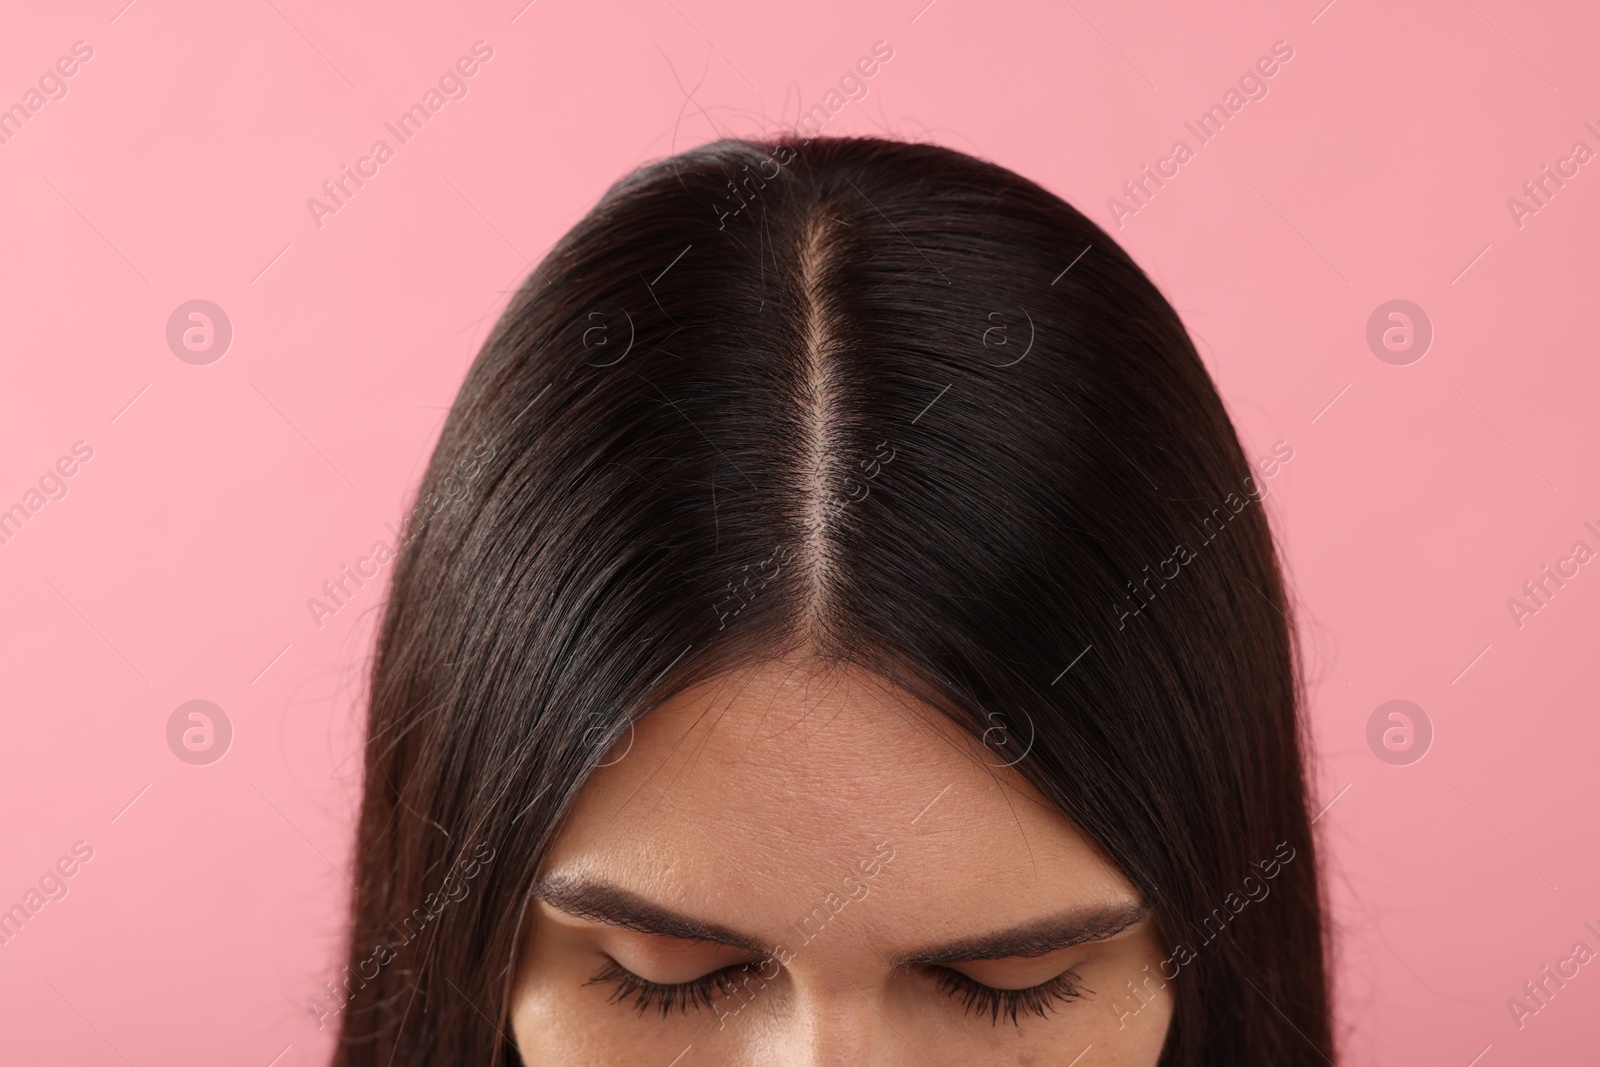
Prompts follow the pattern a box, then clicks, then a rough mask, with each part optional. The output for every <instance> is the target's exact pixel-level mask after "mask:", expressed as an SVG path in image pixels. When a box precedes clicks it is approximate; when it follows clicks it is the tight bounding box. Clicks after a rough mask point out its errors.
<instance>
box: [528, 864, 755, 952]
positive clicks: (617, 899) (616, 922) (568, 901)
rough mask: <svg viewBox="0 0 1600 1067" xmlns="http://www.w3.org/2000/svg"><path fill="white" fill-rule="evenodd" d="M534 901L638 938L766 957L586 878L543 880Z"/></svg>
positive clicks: (719, 929)
mask: <svg viewBox="0 0 1600 1067" xmlns="http://www.w3.org/2000/svg"><path fill="white" fill-rule="evenodd" d="M533 895H534V897H535V898H536V899H538V900H542V901H544V902H545V903H546V904H548V905H550V906H551V907H552V908H555V909H556V910H558V911H563V912H566V913H567V914H568V915H571V916H573V917H574V918H578V919H588V920H589V921H590V922H598V923H605V924H606V925H607V926H620V927H622V928H623V929H625V930H633V931H635V932H637V933H641V934H660V935H661V936H663V937H675V938H678V939H679V940H682V941H708V942H711V943H714V944H718V945H730V946H732V947H733V948H742V949H745V950H747V951H749V952H759V953H761V954H762V955H763V956H765V955H767V952H768V950H767V946H765V945H763V944H762V943H761V942H760V941H757V940H756V939H755V938H753V937H746V936H745V935H743V934H740V933H737V932H736V931H733V930H730V929H728V928H727V927H726V926H722V925H720V924H718V923H713V922H705V921H702V920H700V919H694V918H690V917H689V916H687V915H683V914H681V913H679V912H675V911H673V910H671V909H670V908H664V907H662V906H661V905H659V904H655V903H652V902H651V901H648V900H646V899H645V898H644V897H641V896H639V895H638V894H636V893H630V892H629V891H628V890H626V889H623V888H622V887H621V886H615V885H612V884H610V883H609V882H597V881H591V880H590V879H587V878H576V877H556V878H546V879H543V880H541V881H539V882H538V883H536V884H535V885H534V887H533Z"/></svg>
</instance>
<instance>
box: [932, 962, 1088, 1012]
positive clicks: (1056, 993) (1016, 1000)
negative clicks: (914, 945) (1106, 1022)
mask: <svg viewBox="0 0 1600 1067" xmlns="http://www.w3.org/2000/svg"><path fill="white" fill-rule="evenodd" d="M938 971H939V974H938V978H937V982H938V985H939V990H940V991H941V992H943V993H945V994H947V995H949V996H951V997H954V998H956V999H957V1000H959V1001H961V1006H962V1007H963V1008H964V1009H965V1010H966V1011H967V1012H968V1014H971V1013H973V1012H976V1013H977V1014H978V1016H979V1017H980V1018H981V1017H982V1016H983V1015H984V1014H986V1013H987V1014H988V1016H989V1021H990V1023H991V1024H996V1023H999V1021H1000V1017H1001V1016H1002V1015H1003V1016H1005V1017H1006V1018H1008V1019H1010V1020H1011V1021H1012V1022H1013V1023H1016V1022H1017V1013H1018V1012H1019V1011H1022V1012H1027V1013H1030V1014H1033V1015H1037V1016H1038V1017H1039V1018H1041V1019H1043V1018H1045V1017H1047V1016H1048V1015H1049V1014H1050V1013H1051V1012H1052V1011H1054V1010H1055V1009H1056V1007H1057V1006H1058V1005H1061V1004H1064V1003H1066V1002H1068V1001H1072V1000H1082V999H1083V997H1084V995H1085V994H1089V993H1093V992H1094V990H1092V989H1087V988H1085V987H1084V986H1082V985H1080V984H1079V983H1081V982H1082V981H1083V979H1081V978H1079V977H1078V975H1077V974H1075V973H1074V972H1073V971H1071V970H1066V971H1062V972H1061V973H1060V974H1058V975H1056V976H1055V977H1054V978H1049V979H1046V980H1045V981H1043V982H1040V983H1039V984H1038V985H1035V986H1028V987H1027V988H1026V989H996V988H994V987H993V986H987V985H984V984H983V983H982V982H979V981H976V980H974V979H972V978H968V977H967V976H966V975H964V974H962V973H961V972H960V971H952V970H950V969H949V968H948V967H940V968H938Z"/></svg>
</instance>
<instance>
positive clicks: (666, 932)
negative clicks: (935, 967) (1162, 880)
mask: <svg viewBox="0 0 1600 1067" xmlns="http://www.w3.org/2000/svg"><path fill="white" fill-rule="evenodd" d="M533 895H534V897H535V899H538V900H542V901H544V902H545V903H546V904H548V905H550V906H551V907H553V908H555V909H556V910H558V911H562V912H565V913H566V914H568V915H571V916H573V917H574V918H578V919H587V920H589V921H591V922H598V923H604V924H606V925H608V926H617V927H621V928H622V929H625V930H633V931H634V932H636V933H641V934H658V935H660V936H662V937H672V938H677V939H679V940H682V941H704V942H709V943H712V944H718V945H728V946H730V947H733V948H740V949H744V950H745V951H747V952H752V953H759V954H760V955H762V956H768V955H771V954H772V949H770V948H769V947H768V946H767V945H764V944H762V943H761V941H760V940H758V939H756V938H753V937H749V936H747V935H745V934H741V933H739V932H737V931H735V930H730V929H729V928H727V927H725V926H722V925H721V924H719V923H714V922H708V921H705V920H702V919H696V918H692V917H691V916H688V915H684V914H682V913H680V912H676V911H673V910H671V909H670V908H666V907H663V906H661V905H660V904H656V903H653V902H651V901H649V900H646V899H645V898H644V897H642V896H639V895H638V894H636V893H632V892H630V891H628V890H626V889H623V888H622V887H620V886H616V885H612V884H610V883H609V882H601V881H595V880H591V879H588V878H582V877H573V876H558V877H554V878H546V879H543V880H541V881H539V882H537V883H536V884H535V885H534V887H533ZM1149 914H1150V913H1149V911H1148V910H1147V909H1146V908H1143V907H1141V906H1140V905H1138V904H1133V903H1121V904H1111V905H1093V906H1087V907H1079V908H1073V909H1071V910H1068V911H1065V912H1062V913H1060V914H1057V915H1052V916H1049V917H1047V918H1044V919H1037V920H1034V921H1032V922H1027V923H1023V924H1020V925H1018V926H1013V927H1009V928H1007V929H1005V930H1000V931H997V932H995V933H989V934H979V935H976V936H974V937H968V938H962V939H961V940H959V941H952V942H946V943H944V944H940V945H935V946H931V947H928V948H925V949H919V950H917V951H915V952H911V953H908V954H906V955H904V956H901V957H899V958H898V959H896V960H895V961H894V963H895V965H896V966H906V965H909V964H941V963H971V962H977V961H980V960H999V959H1011V958H1018V957H1020V958H1032V957H1037V956H1047V955H1049V954H1050V953H1052V952H1059V951H1060V950H1061V949H1064V948H1071V947H1072V946H1074V945H1083V944H1089V943H1091V942H1095V941H1105V940H1107V939H1109V938H1112V937H1115V936H1116V935H1117V934H1120V933H1122V932H1123V931H1124V930H1127V929H1129V928H1130V927H1132V926H1135V925H1137V924H1139V923H1140V922H1143V921H1144V920H1145V919H1146V918H1148V917H1149Z"/></svg>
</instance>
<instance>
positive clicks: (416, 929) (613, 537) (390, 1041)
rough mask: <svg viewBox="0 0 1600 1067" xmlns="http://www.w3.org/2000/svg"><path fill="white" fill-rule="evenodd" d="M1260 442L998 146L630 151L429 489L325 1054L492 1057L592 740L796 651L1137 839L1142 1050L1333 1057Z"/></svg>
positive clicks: (1157, 311) (1165, 309)
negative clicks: (1169, 997)
mask: <svg viewBox="0 0 1600 1067" xmlns="http://www.w3.org/2000/svg"><path fill="white" fill-rule="evenodd" d="M1280 446H1281V443H1280ZM1289 455H1292V449H1291V450H1290V452H1289ZM1284 458H1285V456H1284V454H1283V453H1282V452H1281V451H1280V452H1278V453H1277V459H1278V460H1279V461H1281V460H1283V459H1284ZM1270 469H1271V471H1272V472H1274V473H1275V471H1276V465H1272V466H1271V468H1270ZM1267 470H1268V462H1267V461H1263V463H1262V466H1261V469H1260V470H1258V469H1257V468H1256V467H1255V466H1253V465H1252V463H1251V462H1249V461H1247V459H1246V458H1245V455H1244V453H1243V450H1242V449H1241V447H1240V444H1239V440H1238V438H1237V436H1236V434H1235V432H1234V428H1233V426H1232V424H1231V422H1230V421H1229V418H1228V415H1227V413H1226V411H1225V410H1224V407H1223V404H1222V402H1221V400H1220V399H1219V397H1218V395H1217V392H1216V390H1215V388H1214V387H1213V385H1212V383H1211V380H1210V378H1209V377H1208V375H1207V374H1206V372H1205V369H1204V367H1203V366H1202V364H1201V362H1200V360H1199V358H1198V356H1197V355H1196V352H1195V349H1194V346H1193V344H1192V342H1191V341H1190V339H1189V336H1188V334H1187V333H1186V332H1185V330H1184V327H1183V325H1182V323H1181V322H1180V321H1179V319H1178V317H1177V315H1176V314H1175V313H1174V311H1173V309H1172V308H1171V307H1170V306H1169V305H1168V303H1167V301H1166V300H1165V299H1163V297H1162V296H1161V294H1160V293H1159V292H1158V291H1157V290H1156V288H1155V286H1154V285H1153V284H1152V283H1151V282H1150V280H1149V279H1148V278H1147V277H1146V276H1145V274H1144V273H1143V272H1142V271H1141V270H1140V269H1139V267H1138V266H1136V265H1135V264H1134V262H1133V261H1132V260H1131V259H1130V258H1129V257H1128V255H1127V254H1126V253H1125V252H1123V250H1122V249H1121V248H1119V247H1118V246H1117V245H1116V244H1115V243H1114V242H1113V241H1112V240H1111V239H1110V237H1108V236H1107V235H1106V234H1105V233H1104V232H1103V231H1102V230H1101V229H1099V228H1098V227H1097V226H1095V225H1094V224H1093V223H1091V222H1090V221H1089V220H1088V219H1086V218H1085V217H1084V216H1083V215H1082V214H1081V213H1079V212H1078V211H1076V210H1075V209H1074V208H1072V207H1071V206H1070V205H1068V204H1067V203H1065V202H1064V201H1063V200H1061V199H1060V198H1059V197H1057V196H1055V195H1053V194H1051V193H1049V192H1047V191H1045V190H1044V189H1043V188H1041V187H1040V186H1038V185H1036V184H1034V183H1033V182H1030V181H1028V180H1026V179H1024V178H1022V177H1019V176H1018V175H1016V174H1014V173H1012V172H1011V171H1009V170H1006V169H1004V168H1002V167H1000V166H997V165H995V164H993V163H988V162H985V161H982V160H979V159H976V158H973V157H971V156H969V155H965V154H962V153H959V152H955V151H952V150H949V149H946V148H941V147H937V146H934V145H928V144H908V143H901V142H896V141H888V140H880V139H875V138H843V139H832V138H817V139H810V140H799V139H781V140H775V141H772V142H766V143H763V142H754V141H743V140H725V141H718V142H715V143H712V144H708V145H705V146H702V147H700V148H696V149H694V150H692V151H688V152H684V153H681V154H679V155H675V156H672V157H671V158H668V159H665V160H661V161H659V162H655V163H652V164H650V165H648V166H645V167H642V168H640V169H639V170H637V171H635V172H634V173H632V174H630V175H628V176H627V177H626V178H624V179H623V180H622V181H620V182H618V183H617V184H616V185H615V186H613V187H612V188H611V190H610V191H609V192H607V193H606V195H605V196H604V197H603V198H602V199H601V200H600V202H599V203H598V204H597V205H596V206H595V207H594V208H593V210H591V211H590V212H589V213H588V215H586V216H585V217H584V218H583V220H582V221H580V222H579V223H578V224H577V225H576V226H575V227H573V229H572V230H571V231H570V232H569V233H568V234H566V235H565V236H564V237H563V238H562V239H561V240H560V242H558V244H557V245H556V246H555V248H554V249H553V250H552V251H551V252H550V254H549V255H548V256H547V257H546V258H545V259H544V260H543V261H542V262H541V263H540V264H539V266H538V268H537V269H536V270H535V271H534V273H533V274H532V275H531V276H530V277H529V278H528V280H527V282H526V284H525V285H524V286H523V287H522V289H521V291H520V292H518V294H517V295H516V296H515V298H514V299H513V300H512V302H511V304H510V306H509V307H508V308H507V310H506V312H505V314H504V316H503V317H502V318H501V320H500V322H499V324H498V326H497V327H496V328H495V330H494V331H493V333H492V335H491V336H490V337H489V338H488V340H487V341H486V343H485V344H484V346H483V349H482V351H481V352H480V353H479V355H478V357H477V359H476V361H475V363H474V364H473V366H472V368H471V370H470V372H469V373H468V375H467V378H466V381H465V382H464V383H463V385H462V387H461V392H460V395H459V397H458V398H457V400H456V403H455V406H454V408H453V409H452V411H451V413H450V416H449V419H448V421H447V423H446V425H445V428H444V431H443V434H442V436H441V439H440V441H439V443H438V446H437V448H436V450H435V452H434V455H433V458H432V462H431V465H430V466H429V468H428V473H427V475H426V477H425V479H424V481H423V484H422V487H421V489H420V490H419V500H427V501H430V502H434V503H435V504H437V502H439V501H443V502H444V503H442V504H437V506H435V507H431V508H430V516H429V518H428V519H427V521H426V522H424V523H422V524H420V525H417V526H415V527H413V528H412V529H410V530H408V531H407V533H408V541H407V544H406V545H405V548H404V549H403V551H402V552H401V558H400V560H399V563H398V565H397V568H396V572H395V576H394V583H393V587H392V589H391V590H390V593H389V599H388V601H387V605H386V608H385V615H384V618H383V624H382V628H381V632H380V635H379V640H378V647H377V653H376V658H375V660H374V664H373V669H372V673H371V678H370V687H371V693H370V721H369V723H368V741H367V746H366V768H365V790H364V796H363V800H362V807H361V817H360V826H359V830H358V840H357V846H356V863H355V866H356V882H357V884H358V890H357V894H356V897H355V900H354V904H353V919H352V924H351V939H350V945H349V960H350V966H349V967H348V968H347V969H346V971H345V973H344V974H343V975H342V976H341V982H340V983H339V990H338V996H337V1003H336V1004H334V1003H332V1002H330V1010H329V1011H328V1012H327V1013H326V1015H328V1016H336V1018H337V1022H338V1024H339V1026H340V1029H341V1034H340V1045H339V1051H338V1054H337V1063H338V1064H340V1065H346V1067H358V1065H373V1067H385V1065H391V1067H392V1065H401V1064H409V1065H420V1064H434V1065H438V1064H485V1063H489V1064H511V1063H518V1062H519V1060H518V1057H517V1053H516V1049H515V1047H514V1045H513V1044H512V1042H511V1041H510V1040H509V1038H508V1037H507V1034H508V1033H509V1029H510V1027H509V1023H508V1010H509V993H510V988H511V980H512V976H513V970H514V967H515V963H516V958H515V957H516V948H517V943H518V934H519V929H520V927H521V924H522V921H523V917H524V908H525V905H526V903H527V899H528V894H529V889H530V886H531V885H532V883H533V881H534V878H535V874H536V873H537V871H538V868H539V865H540V862H541V859H542V857H543V855H544V853H545V850H546V848H547V846H548V844H549V842H550V841H551V840H552V838H553V835H554V833H555V832H556V829H557V827H558V824H559V821H560V819H561V817H562V814H563V812H564V811H565V809H566V808H567V806H568V804H569V802H570V801H571V800H572V798H573V796H574V794H575V793H576V791H577V790H578V788H579V787H580V786H581V785H582V784H583V782H584V780H585V777H586V775H587V774H588V773H589V771H590V769H591V768H592V767H593V766H594V765H595V763H596V761H597V760H598V759H600V757H601V754H603V753H605V752H606V751H607V750H608V746H610V745H611V744H612V743H613V742H615V741H618V740H619V739H620V738H623V737H625V736H626V735H627V732H628V730H629V728H630V723H632V722H633V721H635V720H636V719H637V718H638V717H640V716H642V715H644V714H646V713H648V712H649V710H650V709H651V708H652V707H654V706H656V705H658V704H659V703H660V702H661V701H662V700H663V699H665V697H666V696H668V695H669V694H672V693H675V692H678V691H681V690H682V689H683V688H685V687H687V686H688V685H690V684H693V683H695V682H699V681H702V680H706V679H709V678H711V677H713V676H715V675H718V674H720V673H722V672H725V671H727V670H730V669H732V668H734V667H737V666H740V665H748V664H753V663H756V662H760V661H761V660H763V659H765V658H767V657H772V656H777V655H782V654H786V653H788V652H792V651H796V650H798V651H800V652H802V653H804V654H808V655H809V656H811V657H813V658H814V659H815V660H816V661H817V662H821V663H832V664H852V665H856V666H859V667H862V668H865V669H867V670H870V671H872V672H874V673H875V674H876V675H878V676H880V677H883V678H885V679H887V680H889V681H891V682H893V683H894V684H896V685H897V686H900V687H902V688H903V689H904V690H905V691H907V692H910V693H912V694H914V695H916V696H918V697H920V698H921V699H923V700H925V701H927V702H928V703H929V704H931V705H933V706H934V707H936V708H938V709H939V711H941V712H942V713H944V714H946V715H948V716H950V717H951V718H952V719H954V720H955V721H956V722H958V723H960V724H961V725H962V726H963V727H964V728H965V729H967V730H968V731H970V732H971V734H972V735H973V736H975V737H978V738H980V739H981V740H982V741H983V742H984V743H985V744H986V745H988V746H989V749H990V751H992V752H994V753H996V755H997V758H996V759H995V761H994V762H995V763H997V764H999V763H1013V764H1014V766H1015V769H1016V771H1017V772H1018V773H1020V774H1021V775H1022V776H1024V777H1025V778H1026V779H1027V780H1028V781H1029V782H1031V783H1032V784H1033V785H1034V786H1035V787H1037V788H1038V789H1039V790H1040V791H1041V792H1042V793H1043V795H1044V796H1045V797H1046V798H1048V799H1049V800H1050V801H1051V802H1052V803H1053V804H1055V805H1056V806H1058V807H1059V809H1060V811H1061V812H1062V813H1063V814H1064V815H1065V816H1067V817H1068V818H1070V819H1071V820H1072V822H1073V823H1074V824H1075V825H1076V826H1077V827H1079V828H1080V829H1081V830H1082V831H1083V832H1084V833H1085V834H1086V835H1087V836H1088V837H1089V838H1090V839H1092V840H1093V841H1094V842H1096V843H1097V844H1098V846H1099V847H1100V848H1101V849H1103V851H1104V853H1105V855H1106V856H1107V857H1108V858H1109V859H1110V860H1111V861H1112V862H1114V863H1115V864H1116V865H1117V866H1118V867H1119V868H1120V869H1121V870H1122V871H1123V872H1124V873H1125V874H1126V875H1127V877H1128V878H1129V879H1130V880H1131V881H1132V883H1133V884H1134V886H1135V887H1136V888H1137V889H1138V890H1139V892H1140V893H1142V894H1143V895H1144V897H1145V899H1146V901H1147V902H1148V904H1149V905H1150V907H1151V908H1152V909H1153V912H1154V915H1155V920H1156V923H1157V926H1158V929H1159V931H1160V933H1161V936H1162V937H1163V938H1164V939H1165V943H1166V944H1168V945H1170V946H1172V947H1173V952H1172V956H1171V957H1169V960H1168V961H1164V963H1163V969H1164V971H1165V969H1166V968H1169V967H1170V968H1171V973H1170V979H1171V982H1172V984H1173V985H1174V987H1175V992H1176V993H1177V997H1176V1000H1175V1014H1174V1016H1173V1021H1172V1025H1171V1029H1170V1030H1169V1032H1168V1037H1167V1042H1166V1046H1165V1048H1164V1051H1163V1055H1162V1059H1161V1062H1162V1064H1163V1065H1172V1067H1176V1065H1197V1064H1219V1065H1229V1067H1234V1065H1239V1064H1273V1065H1276V1067H1285V1065H1295V1064H1317V1063H1322V1062H1325V1061H1326V1062H1331V1058H1332V1056H1333V1047H1332V1034H1331V1027H1330V1022H1329V1006H1328V992H1327V983H1326V976H1325V962H1324V956H1325V946H1324V937H1325V932H1324V926H1323V920H1322V910H1321V903H1320V895H1319V893H1320V891H1319V875H1318V864H1317V859H1316V854H1315V849H1314V845H1313V840H1312V832H1311V826H1310V824H1309V821H1308V817H1307V796H1306V787H1305V768H1304V765H1303V753H1304V746H1305V738H1304V736H1303V726H1302V723H1301V720H1300V717H1299V713H1298V709H1299V706H1300V702H1301V699H1302V693H1301V688H1302V687H1301V684H1300V675H1299V670H1298V665H1297V663H1298V660H1297V653H1296V647H1295V644H1294V641H1293V635H1292V629H1291V626H1290V623H1289V619H1288V614H1289V613H1290V611H1291V608H1290V605H1289V603H1288V601H1287V599H1286V595H1285V587H1284V584H1283V582H1282V580H1281V577H1280V573H1279V567H1278V562H1277V558H1276V555H1275V550H1274V546H1273V541H1272V535H1271V532H1270V528H1269V525H1268V521H1267V516H1266V514H1265V512H1264V508H1263V506H1262V505H1261V503H1260V499H1261V497H1262V496H1263V495H1264V491H1263V489H1262V487H1261V482H1260V480H1259V479H1260V478H1261V476H1262V474H1263V473H1264V472H1266V471H1267ZM1069 668H1070V669H1069ZM891 758H892V757H891ZM485 855H487V856H489V857H490V858H489V859H487V860H484V859H483V857H484V856H485ZM468 872H470V873H468ZM1265 879H1271V894H1270V898H1257V897H1256V896H1255V895H1254V892H1253V891H1252V890H1250V888H1249V886H1250V885H1251V884H1252V882H1251V880H1254V884H1255V885H1258V886H1260V885H1264V884H1265V882H1264V880H1265ZM1246 897H1248V900H1246ZM1258 899H1260V902H1254V901H1256V900H1258ZM1246 903H1247V904H1248V906H1244V904H1246ZM1180 949H1182V950H1183V951H1182V952H1180Z"/></svg>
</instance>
